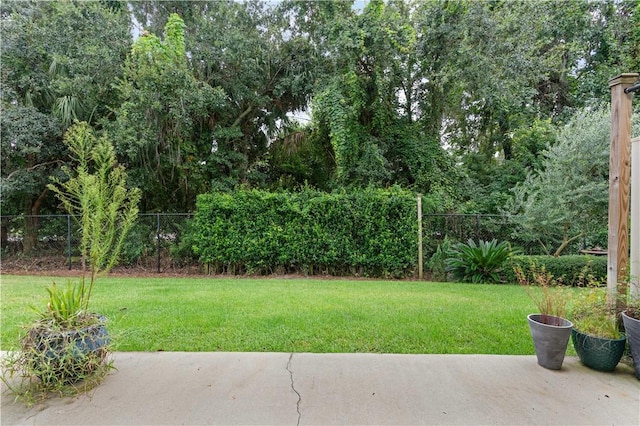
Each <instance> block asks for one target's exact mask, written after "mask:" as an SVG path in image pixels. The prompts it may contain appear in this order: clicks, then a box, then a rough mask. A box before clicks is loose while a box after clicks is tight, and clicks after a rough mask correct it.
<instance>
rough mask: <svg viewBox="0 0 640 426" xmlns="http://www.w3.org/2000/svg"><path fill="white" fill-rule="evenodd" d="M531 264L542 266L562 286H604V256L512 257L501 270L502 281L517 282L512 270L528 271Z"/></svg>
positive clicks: (605, 269) (605, 272) (605, 267)
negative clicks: (591, 284)
mask: <svg viewBox="0 0 640 426" xmlns="http://www.w3.org/2000/svg"><path fill="white" fill-rule="evenodd" d="M531 263H534V264H535V265H536V266H537V267H541V266H543V265H544V267H545V268H546V270H547V272H550V273H551V274H553V277H554V278H555V279H556V280H557V281H558V282H560V283H562V284H564V285H571V286H574V287H578V286H585V285H587V284H588V283H589V282H593V283H598V284H599V285H606V283H607V257H606V256H586V255H585V256H583V255H571V256H559V257H553V256H514V257H512V258H511V259H510V260H509V262H508V265H506V266H505V268H504V270H503V277H504V281H506V282H510V283H515V282H517V280H516V276H515V273H514V272H513V268H514V267H516V266H520V267H521V268H522V270H523V271H525V272H527V271H529V269H530V265H531Z"/></svg>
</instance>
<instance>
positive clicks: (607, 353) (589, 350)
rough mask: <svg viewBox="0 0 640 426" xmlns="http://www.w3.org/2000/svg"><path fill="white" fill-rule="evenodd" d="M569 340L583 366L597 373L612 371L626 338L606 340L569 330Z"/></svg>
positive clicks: (618, 360)
mask: <svg viewBox="0 0 640 426" xmlns="http://www.w3.org/2000/svg"><path fill="white" fill-rule="evenodd" d="M571 340H572V342H573V347H574V348H575V349H576V353H577V354H578V358H580V361H582V363H583V364H584V365H586V366H587V367H589V368H593V369H594V370H598V371H613V370H614V369H615V368H616V365H618V363H619V362H620V359H621V358H622V354H623V353H624V348H625V345H626V343H627V338H626V336H625V335H622V336H621V337H620V338H619V339H606V338H603V337H596V336H592V335H590V334H586V333H583V332H581V331H578V330H576V329H575V328H574V329H573V330H571Z"/></svg>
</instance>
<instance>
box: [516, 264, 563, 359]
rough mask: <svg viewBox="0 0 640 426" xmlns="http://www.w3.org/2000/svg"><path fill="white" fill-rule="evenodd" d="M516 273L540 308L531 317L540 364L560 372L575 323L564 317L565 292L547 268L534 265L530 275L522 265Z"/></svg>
mask: <svg viewBox="0 0 640 426" xmlns="http://www.w3.org/2000/svg"><path fill="white" fill-rule="evenodd" d="M514 272H515V274H516V277H517V279H518V282H519V283H520V284H521V285H522V286H523V288H524V289H525V290H526V292H527V294H529V296H530V297H531V298H532V300H533V301H534V303H535V304H536V306H537V308H538V313H535V314H529V315H528V316H527V321H528V323H529V330H530V331H531V337H532V339H533V345H534V348H535V351H536V357H537V359H538V364H540V365H541V366H542V367H544V368H548V369H550V370H559V369H560V368H562V362H563V361H564V356H565V353H566V351H567V345H568V343H569V337H570V336H571V329H572V327H573V323H571V321H569V320H567V319H566V318H564V315H565V307H566V298H565V296H564V292H563V291H562V289H561V288H560V287H558V285H557V283H556V282H555V281H554V279H553V275H552V274H551V273H548V272H547V271H546V269H545V267H544V266H542V267H541V268H539V269H538V268H536V266H535V265H533V264H532V265H531V267H530V271H529V273H525V272H524V271H523V270H522V268H520V267H519V266H518V267H515V268H514Z"/></svg>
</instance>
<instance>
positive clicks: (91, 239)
mask: <svg viewBox="0 0 640 426" xmlns="http://www.w3.org/2000/svg"><path fill="white" fill-rule="evenodd" d="M65 143H66V145H67V147H68V148H69V151H70V153H71V158H72V161H74V162H75V163H76V167H75V170H71V169H70V168H63V171H64V173H65V174H66V177H67V179H66V180H64V181H62V180H59V179H54V178H52V182H53V183H52V184H51V185H49V186H48V188H49V189H50V190H51V191H53V192H54V193H55V195H56V196H57V197H58V199H59V200H60V201H61V202H62V205H63V206H64V208H65V209H66V210H67V211H68V212H69V214H71V215H72V216H73V217H74V218H75V219H77V220H78V223H79V229H80V233H81V243H80V251H81V255H82V276H81V278H80V280H79V281H78V282H73V283H72V282H71V281H69V282H68V283H67V285H66V286H63V287H60V286H58V285H56V284H55V283H53V284H52V285H51V286H50V287H49V288H47V293H48V303H47V306H46V309H44V310H41V311H40V318H39V319H38V320H37V321H36V322H35V323H34V324H32V325H31V326H30V327H29V328H28V330H27V332H26V334H25V335H24V336H23V337H22V338H21V340H20V349H19V350H18V351H15V352H12V353H10V354H9V355H8V356H6V357H5V358H4V359H3V361H2V367H3V369H2V380H3V382H5V384H6V385H7V387H8V389H9V390H10V391H13V392H14V393H15V394H16V397H17V398H20V397H22V398H23V399H25V400H26V401H27V402H32V401H33V400H34V398H36V397H38V396H41V397H45V396H47V395H48V394H50V393H58V394H61V395H65V394H74V393H77V392H79V391H84V390H87V389H90V388H91V387H93V386H95V385H96V384H98V383H99V382H100V381H101V380H102V379H103V378H104V376H105V375H106V373H107V372H108V371H109V369H110V368H111V366H112V364H111V361H110V360H109V356H108V355H109V350H108V343H109V336H108V333H107V330H106V327H105V321H106V320H105V318H104V317H103V316H102V315H100V314H98V313H96V312H93V311H92V310H91V309H90V304H89V303H90V300H91V295H92V292H93V290H94V286H95V283H96V279H97V278H98V277H99V276H100V275H102V274H105V273H107V272H108V271H109V270H110V269H111V268H112V267H113V266H114V264H115V263H116V261H117V260H118V256H119V254H120V251H121V248H122V243H123V241H124V239H125V237H126V235H127V232H128V231H129V229H130V228H131V226H132V224H133V223H134V221H135V219H136V217H137V214H138V207H137V205H138V202H139V200H140V191H139V190H138V189H137V188H134V189H127V186H126V180H127V174H126V172H125V170H124V168H123V167H122V166H118V165H117V163H116V159H115V153H114V148H113V146H112V144H111V143H110V142H109V140H108V139H106V138H105V137H102V138H97V137H96V136H95V135H94V133H93V131H92V129H91V128H90V127H89V125H88V124H87V123H76V124H75V125H74V126H72V127H71V128H69V130H68V131H67V133H66V134H65Z"/></svg>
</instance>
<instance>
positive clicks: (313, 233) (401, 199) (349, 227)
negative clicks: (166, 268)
mask: <svg viewBox="0 0 640 426" xmlns="http://www.w3.org/2000/svg"><path fill="white" fill-rule="evenodd" d="M426 201H427V202H426V203H423V204H426V205H427V206H428V205H429V201H428V200H426ZM427 208H428V207H427ZM415 216H416V198H415V196H414V194H412V193H410V192H408V191H404V190H401V189H399V188H391V189H387V190H376V189H367V190H363V191H359V192H353V193H347V192H338V193H332V194H328V193H324V192H319V191H314V190H309V189H307V190H304V191H302V192H296V193H288V192H278V193H270V192H264V191H257V190H241V191H236V192H233V193H215V194H205V195H201V196H199V197H198V202H197V209H196V214H195V217H194V228H193V248H194V252H195V253H196V254H197V255H198V256H199V258H200V261H201V262H204V263H207V264H209V265H210V266H211V267H212V268H213V270H215V271H218V272H227V273H236V274H237V273H277V272H280V273H281V272H306V273H312V274H313V273H328V274H332V275H364V276H383V277H406V276H411V275H413V274H414V272H415V268H416V264H417V256H416V254H417V223H416V220H415Z"/></svg>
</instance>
